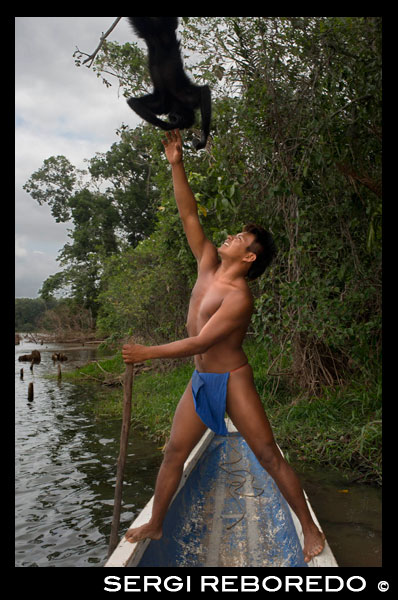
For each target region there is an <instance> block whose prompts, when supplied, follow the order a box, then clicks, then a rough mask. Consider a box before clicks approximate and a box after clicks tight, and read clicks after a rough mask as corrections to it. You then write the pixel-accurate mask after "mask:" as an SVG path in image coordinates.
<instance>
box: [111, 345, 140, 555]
mask: <svg viewBox="0 0 398 600" xmlns="http://www.w3.org/2000/svg"><path fill="white" fill-rule="evenodd" d="M130 343H131V344H133V343H134V342H133V341H132V340H130ZM133 368H134V365H133V364H130V365H126V370H125V372H124V381H123V418H122V431H121V434H120V451H119V457H118V459H117V474H116V487H115V502H114V505H113V519H112V527H111V535H110V539H109V547H108V558H109V557H110V555H111V554H112V552H113V551H114V549H115V548H116V546H117V545H118V542H119V535H118V531H119V524H120V508H121V504H122V488H123V475H124V467H125V464H126V455H127V446H128V439H129V430H130V421H131V397H132V390H133V380H134V370H133Z"/></svg>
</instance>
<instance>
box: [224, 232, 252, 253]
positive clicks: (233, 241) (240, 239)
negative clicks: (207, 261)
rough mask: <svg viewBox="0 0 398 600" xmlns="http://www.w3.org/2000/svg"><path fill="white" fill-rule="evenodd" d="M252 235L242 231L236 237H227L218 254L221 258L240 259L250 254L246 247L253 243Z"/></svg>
mask: <svg viewBox="0 0 398 600" xmlns="http://www.w3.org/2000/svg"><path fill="white" fill-rule="evenodd" d="M254 239H255V236H254V234H253V233H247V232H246V231H242V232H241V233H237V234H236V235H229V236H228V237H227V239H226V240H225V242H223V244H221V246H220V247H219V248H218V253H219V255H220V256H221V258H223V257H225V258H227V257H229V258H237V259H242V258H244V257H245V256H246V255H248V254H251V253H249V251H248V250H247V248H248V246H250V244H251V243H252V242H253V241H254Z"/></svg>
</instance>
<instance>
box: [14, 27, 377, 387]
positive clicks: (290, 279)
mask: <svg viewBox="0 0 398 600" xmlns="http://www.w3.org/2000/svg"><path fill="white" fill-rule="evenodd" d="M180 33H181V36H182V47H183V48H184V49H185V51H186V52H188V51H189V50H192V51H194V55H193V56H194V57H195V59H196V64H195V65H194V66H192V67H191V70H192V73H193V75H194V77H195V80H196V81H198V82H208V83H209V84H210V85H211V87H212V93H213V121H212V135H211V141H210V143H209V145H208V148H207V150H206V151H203V152H199V153H195V152H194V151H193V150H191V149H190V148H189V145H188V143H187V145H186V148H184V152H185V154H184V156H185V166H186V170H187V173H188V176H189V180H190V183H191V186H192V189H193V191H194V193H195V195H196V199H197V201H198V208H199V214H200V217H201V219H202V223H203V226H204V228H205V231H206V233H207V235H208V236H209V237H210V238H211V239H212V240H213V241H214V242H215V243H218V242H219V241H220V240H221V239H222V238H223V236H224V235H225V233H226V232H235V231H237V230H239V229H240V228H241V227H242V225H243V224H245V223H246V222H248V221H257V222H259V223H261V224H263V225H264V226H265V227H266V228H269V229H270V230H271V231H272V233H273V234H274V237H275V241H276V244H277V246H278V255H277V258H276V260H275V262H274V264H273V266H272V267H271V269H269V270H268V272H267V274H266V275H265V276H263V277H262V278H261V279H260V281H259V282H256V283H254V284H253V292H254V294H255V297H256V312H255V315H254V318H253V324H252V333H253V334H255V338H256V340H257V343H258V344H261V345H262V346H266V347H267V348H269V353H270V361H269V365H270V367H269V371H268V375H269V376H270V377H274V378H276V379H275V381H279V378H280V377H281V376H284V377H285V378H287V379H289V380H290V382H291V383H292V384H293V382H294V385H296V386H298V389H299V390H301V391H303V390H304V391H305V392H306V393H307V394H308V395H311V394H317V393H319V391H320V390H322V388H323V387H324V386H332V385H335V384H343V383H345V382H347V381H349V380H350V379H352V377H354V376H355V377H356V376H357V375H358V376H360V377H363V378H364V380H365V381H366V382H367V385H369V386H371V385H372V382H374V381H375V380H376V379H377V373H378V369H379V364H380V345H381V340H380V324H381V284H380V279H381V18H380V17H206V18H205V17H192V18H191V17H190V18H184V19H183V20H182V21H181V25H180ZM192 60H193V59H192V58H191V60H190V62H192ZM144 61H145V55H144V53H143V52H142V51H141V50H140V49H139V48H138V47H137V46H136V45H135V44H133V43H132V44H125V45H119V44H117V43H105V44H104V46H103V49H102V53H101V54H100V55H99V56H98V57H97V60H96V63H95V69H96V71H97V74H98V76H101V77H103V78H104V81H105V82H106V84H107V85H109V84H110V82H109V73H111V74H112V75H113V76H114V77H116V78H117V80H118V83H119V85H120V86H121V89H122V91H123V93H124V94H125V95H129V94H131V93H143V91H144V90H145V89H147V88H146V86H147V85H148V79H147V73H146V70H145V67H144V65H145V62H144ZM105 77H106V80H105ZM118 136H119V141H118V142H115V144H113V146H112V147H111V149H110V150H109V151H108V152H107V153H105V154H104V155H96V156H95V157H94V158H92V159H90V160H89V161H88V171H87V172H80V171H78V170H77V169H76V168H75V167H73V165H71V164H70V163H69V161H68V160H67V159H66V158H65V157H51V158H49V159H47V160H46V161H45V162H44V165H43V168H42V169H40V170H39V171H37V172H36V173H34V174H33V175H32V176H31V178H30V180H29V181H28V182H27V184H26V186H25V187H26V189H27V190H28V191H29V192H30V194H31V195H32V197H33V198H35V199H36V200H37V201H38V202H39V203H42V202H48V203H49V204H50V205H51V207H52V211H53V215H54V218H55V219H56V220H61V221H67V220H71V221H72V222H73V224H74V228H73V230H72V231H71V233H70V238H71V242H70V244H66V246H65V247H64V248H63V250H62V251H61V253H60V256H59V262H60V264H61V265H62V266H63V267H64V269H63V271H61V272H60V273H58V274H57V275H56V276H53V277H52V278H49V279H48V280H47V281H46V282H44V284H43V288H42V296H43V298H49V297H51V295H52V294H53V293H54V292H55V291H56V290H60V289H62V288H65V289H68V290H69V294H70V295H71V296H72V297H73V298H74V299H75V300H76V301H78V302H80V303H81V304H82V305H83V306H84V307H86V308H87V309H90V311H91V313H92V314H93V316H94V317H96V320H97V327H98V329H99V331H100V332H101V333H102V334H105V335H107V336H110V337H112V338H121V337H123V336H126V335H127V334H129V333H134V335H135V336H136V337H139V338H142V339H143V340H146V341H147V342H161V341H165V340H171V339H176V338H178V337H181V336H183V335H185V331H184V322H185V313H186V308H187V304H188V299H189V290H190V287H191V285H192V282H193V280H194V277H195V261H194V260H193V259H192V256H191V255H190V252H189V250H188V248H187V245H186V242H185V239H184V236H183V232H182V228H181V225H180V223H179V219H178V215H177V211H176V207H175V202H174V199H173V193H172V185H171V177H170V169H169V165H168V163H167V161H166V160H165V158H164V155H163V148H162V145H161V143H160V139H161V136H162V133H161V132H160V131H159V130H155V129H154V128H153V127H151V126H148V125H146V124H143V125H142V126H140V127H138V128H136V129H129V128H128V127H127V126H121V128H120V130H119V131H118ZM191 137H192V132H191V131H190V132H184V139H185V140H186V141H187V142H189V140H190V138H191Z"/></svg>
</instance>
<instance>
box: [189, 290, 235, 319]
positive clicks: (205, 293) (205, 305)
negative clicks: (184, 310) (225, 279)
mask: <svg viewBox="0 0 398 600" xmlns="http://www.w3.org/2000/svg"><path fill="white" fill-rule="evenodd" d="M227 293H228V292H227V290H225V289H224V288H223V286H220V285H219V284H217V283H214V282H212V281H206V280H204V281H197V282H196V284H195V287H194V288H193V290H192V295H191V301H190V304H189V312H190V313H191V314H192V313H194V314H195V315H196V316H197V317H198V318H199V319H200V320H201V321H202V320H206V321H207V320H208V319H210V317H212V316H213V315H214V313H215V312H216V311H217V310H218V309H219V308H220V306H221V304H222V302H223V300H224V298H225V295H226V294H227Z"/></svg>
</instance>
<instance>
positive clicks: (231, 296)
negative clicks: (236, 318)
mask: <svg viewBox="0 0 398 600" xmlns="http://www.w3.org/2000/svg"><path fill="white" fill-rule="evenodd" d="M224 302H225V303H228V305H229V306H235V307H237V308H239V310H241V311H244V312H246V311H250V312H251V311H252V310H253V308H254V298H253V294H252V292H251V290H250V288H249V286H248V285H247V283H246V282H244V283H243V284H242V285H239V286H236V287H235V286H234V288H233V289H231V290H229V291H228V292H227V293H226V294H225V296H224Z"/></svg>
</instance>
